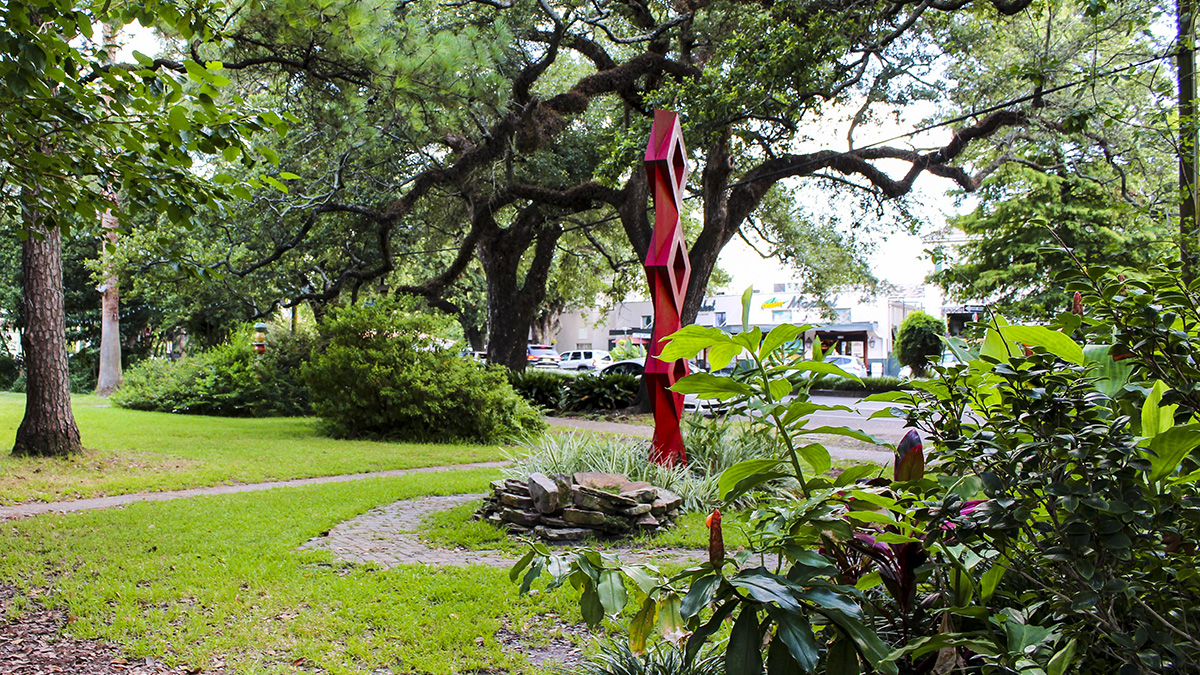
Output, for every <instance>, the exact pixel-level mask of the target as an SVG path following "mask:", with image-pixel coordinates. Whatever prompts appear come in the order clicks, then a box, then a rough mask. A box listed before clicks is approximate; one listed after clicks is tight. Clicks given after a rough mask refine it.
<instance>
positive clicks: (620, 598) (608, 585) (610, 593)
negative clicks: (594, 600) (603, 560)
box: [597, 570, 629, 616]
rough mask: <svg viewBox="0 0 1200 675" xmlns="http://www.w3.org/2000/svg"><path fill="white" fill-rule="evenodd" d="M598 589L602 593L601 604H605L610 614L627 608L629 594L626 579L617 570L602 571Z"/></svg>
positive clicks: (618, 612) (616, 613)
mask: <svg viewBox="0 0 1200 675" xmlns="http://www.w3.org/2000/svg"><path fill="white" fill-rule="evenodd" d="M597 591H598V592H599V593H600V604H601V605H604V611H605V612H607V613H608V614H611V615H613V616H616V615H618V614H620V613H621V610H623V609H625V603H626V601H628V599H629V596H628V594H627V593H626V591H625V580H624V579H623V578H622V577H621V574H620V572H617V571H616V570H604V571H603V572H601V573H600V584H599V585H598V586H597Z"/></svg>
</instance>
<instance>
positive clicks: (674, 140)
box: [645, 110, 692, 466]
mask: <svg viewBox="0 0 1200 675" xmlns="http://www.w3.org/2000/svg"><path fill="white" fill-rule="evenodd" d="M646 174H647V176H648V177H649V178H650V184H651V185H652V186H653V188H654V236H653V237H652V238H651V240H650V250H649V252H647V253H646V264H645V266H646V276H647V277H648V278H649V281H650V299H651V301H652V302H653V303H654V333H653V336H652V337H651V340H650V349H649V354H647V355H646V389H647V391H649V393H650V405H651V409H652V410H653V411H654V448H653V450H651V452H650V459H651V460H652V461H654V462H657V463H658V464H663V465H666V466H672V465H675V464H683V463H685V462H687V455H686V454H685V453H684V449H683V435H682V434H681V432H680V429H679V420H680V419H681V418H682V417H683V394H677V393H675V392H673V391H671V390H670V389H669V387H671V385H673V384H675V382H676V381H678V380H679V379H680V378H682V377H683V376H685V375H687V374H688V365H687V361H686V360H684V359H679V360H677V361H671V362H665V361H660V360H659V359H658V358H656V357H657V356H658V355H659V354H661V353H662V348H663V345H662V342H661V340H662V339H663V338H664V337H666V336H668V335H670V334H671V333H674V332H675V331H677V330H679V329H680V328H682V327H683V324H682V321H681V319H680V316H681V315H682V312H683V297H684V294H685V293H686V292H687V285H688V278H689V277H690V276H691V272H692V268H691V264H690V263H689V262H688V255H687V246H686V245H684V243H683V228H682V227H681V226H680V224H679V213H680V211H681V210H682V208H683V186H684V185H686V184H687V174H688V166H687V153H686V152H685V151H684V147H683V132H682V131H681V130H680V128H679V115H677V114H675V113H673V112H670V111H668V110H655V111H654V126H653V127H652V128H651V129H650V143H649V144H648V145H647V146H646Z"/></svg>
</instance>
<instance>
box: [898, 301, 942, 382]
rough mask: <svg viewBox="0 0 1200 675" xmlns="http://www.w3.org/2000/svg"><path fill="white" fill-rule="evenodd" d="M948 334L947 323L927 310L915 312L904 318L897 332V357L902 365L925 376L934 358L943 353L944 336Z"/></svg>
mask: <svg viewBox="0 0 1200 675" xmlns="http://www.w3.org/2000/svg"><path fill="white" fill-rule="evenodd" d="M945 334H946V323H945V322H944V321H942V320H941V319H935V318H934V317H932V316H929V315H928V314H926V313H925V312H913V313H912V314H909V315H908V316H906V317H905V318H904V322H903V323H901V324H900V330H899V331H898V332H897V333H896V345H895V350H896V358H897V359H899V361H900V363H901V364H902V365H905V366H908V367H909V368H912V371H913V374H914V375H916V376H917V377H925V371H926V370H927V369H928V368H929V364H930V363H931V360H930V359H931V358H932V360H934V361H936V360H937V358H938V357H939V356H941V354H942V349H943V346H942V337H941V336H943V335H945Z"/></svg>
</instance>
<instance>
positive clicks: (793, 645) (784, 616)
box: [767, 605, 818, 673]
mask: <svg viewBox="0 0 1200 675" xmlns="http://www.w3.org/2000/svg"><path fill="white" fill-rule="evenodd" d="M767 611H768V612H769V613H770V615H771V618H772V619H774V620H775V623H776V625H778V626H779V628H778V630H777V631H776V633H775V637H776V638H778V639H779V640H782V641H783V644H785V645H787V648H788V651H789V652H790V653H791V655H792V658H793V659H795V660H796V663H797V665H799V666H800V669H801V670H803V671H804V672H806V673H811V672H813V671H814V670H816V669H817V658H818V647H817V639H816V637H815V636H814V635H813V629H812V624H811V623H809V622H808V617H806V616H804V615H803V614H801V613H798V612H796V613H793V612H786V611H784V610H782V609H780V608H779V607H776V606H774V605H767Z"/></svg>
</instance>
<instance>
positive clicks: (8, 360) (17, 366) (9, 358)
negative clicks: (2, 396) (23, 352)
mask: <svg viewBox="0 0 1200 675" xmlns="http://www.w3.org/2000/svg"><path fill="white" fill-rule="evenodd" d="M22 367H23V365H22V363H21V359H20V357H18V356H15V355H13V354H12V353H11V352H9V351H8V345H7V344H6V343H4V344H0V390H5V391H13V390H14V389H13V385H14V384H16V383H17V380H18V379H20V380H22V382H24V379H25V378H24V372H23V371H22ZM23 390H24V387H22V391H23Z"/></svg>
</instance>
